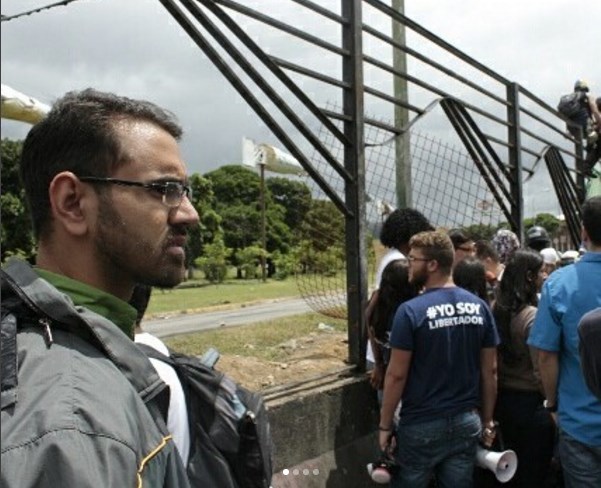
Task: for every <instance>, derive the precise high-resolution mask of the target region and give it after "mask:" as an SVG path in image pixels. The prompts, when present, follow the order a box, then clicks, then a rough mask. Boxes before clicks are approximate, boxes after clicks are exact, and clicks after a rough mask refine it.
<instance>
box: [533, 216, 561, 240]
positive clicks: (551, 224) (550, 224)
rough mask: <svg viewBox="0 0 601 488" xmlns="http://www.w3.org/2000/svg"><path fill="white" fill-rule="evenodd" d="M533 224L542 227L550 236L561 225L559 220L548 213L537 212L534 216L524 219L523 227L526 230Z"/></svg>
mask: <svg viewBox="0 0 601 488" xmlns="http://www.w3.org/2000/svg"><path fill="white" fill-rule="evenodd" d="M534 225H540V226H541V227H544V228H545V230H546V231H547V232H548V233H549V235H550V236H554V235H555V233H556V232H557V230H558V229H559V226H560V225H561V220H559V219H558V218H557V217H555V215H553V214H550V213H539V214H537V215H536V217H534V218H532V217H531V218H529V219H525V220H524V229H526V230H528V229H529V228H530V227H532V226H534Z"/></svg>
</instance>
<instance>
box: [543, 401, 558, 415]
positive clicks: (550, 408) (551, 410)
mask: <svg viewBox="0 0 601 488" xmlns="http://www.w3.org/2000/svg"><path fill="white" fill-rule="evenodd" d="M543 408H544V409H545V410H546V411H547V412H549V413H555V412H557V403H554V404H553V405H549V401H548V400H545V401H544V402H543Z"/></svg>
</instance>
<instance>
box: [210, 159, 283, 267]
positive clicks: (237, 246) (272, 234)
mask: <svg viewBox="0 0 601 488" xmlns="http://www.w3.org/2000/svg"><path fill="white" fill-rule="evenodd" d="M205 177H206V178H207V180H209V181H210V182H211V184H212V188H213V201H214V204H213V208H214V209H215V211H216V212H217V213H218V214H219V215H220V217H221V227H222V228H223V234H224V237H223V238H224V242H225V245H226V246H228V247H230V248H231V249H233V250H234V256H233V263H232V264H234V265H236V266H237V267H239V266H238V265H239V264H240V263H239V262H238V259H237V257H236V256H237V254H236V253H237V251H239V250H241V249H244V248H246V247H249V246H253V245H258V246H261V245H262V242H261V239H262V236H261V228H262V216H261V209H260V195H261V180H260V177H259V175H257V174H256V173H255V172H253V171H252V170H250V169H248V168H245V167H243V166H238V165H227V166H223V167H221V168H219V169H217V170H215V171H211V172H209V173H206V174H205ZM265 209H266V211H265V227H266V240H267V251H268V252H273V251H276V250H277V251H280V252H282V253H287V252H288V251H289V248H290V245H291V241H292V235H291V232H290V229H289V227H288V225H287V224H286V222H285V218H286V209H285V208H284V207H283V206H282V205H280V204H278V203H277V202H274V201H273V199H272V196H271V192H270V191H269V188H268V187H267V185H266V189H265ZM239 276H240V277H241V269H240V268H239Z"/></svg>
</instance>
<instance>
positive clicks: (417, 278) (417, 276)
mask: <svg viewBox="0 0 601 488" xmlns="http://www.w3.org/2000/svg"><path fill="white" fill-rule="evenodd" d="M427 281H428V274H427V273H426V272H425V271H420V272H419V273H413V274H412V275H411V278H410V279H409V283H411V284H412V285H413V286H414V287H415V289H416V290H421V289H422V288H423V287H424V286H425V285H426V282H427Z"/></svg>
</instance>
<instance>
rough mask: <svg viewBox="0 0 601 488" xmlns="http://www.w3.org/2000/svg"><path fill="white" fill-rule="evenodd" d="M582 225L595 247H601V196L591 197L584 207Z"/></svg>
mask: <svg viewBox="0 0 601 488" xmlns="http://www.w3.org/2000/svg"><path fill="white" fill-rule="evenodd" d="M582 225H583V226H584V229H585V230H586V233H587V234H588V237H589V239H590V240H591V241H592V243H593V244H594V245H595V246H601V196H597V197H591V198H589V199H588V200H587V201H586V202H584V204H583V205H582Z"/></svg>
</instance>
